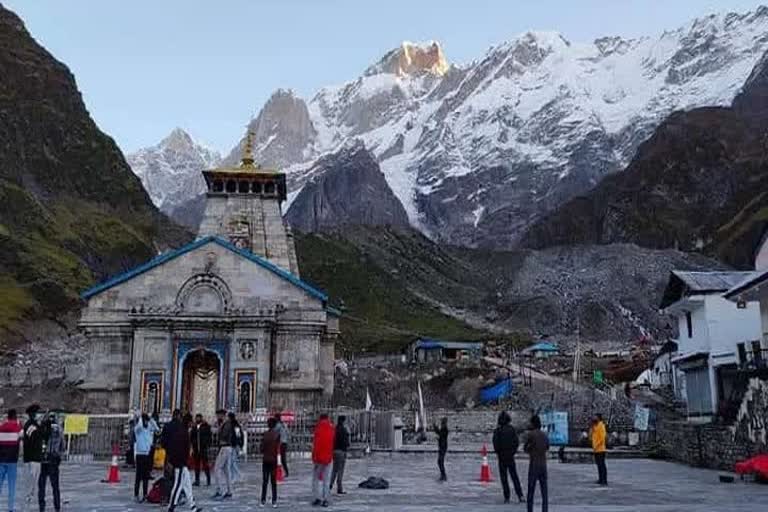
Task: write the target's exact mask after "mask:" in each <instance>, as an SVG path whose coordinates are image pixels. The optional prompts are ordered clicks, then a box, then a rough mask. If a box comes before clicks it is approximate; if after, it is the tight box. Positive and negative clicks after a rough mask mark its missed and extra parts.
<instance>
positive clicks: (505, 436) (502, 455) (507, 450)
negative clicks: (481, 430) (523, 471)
mask: <svg viewBox="0 0 768 512" xmlns="http://www.w3.org/2000/svg"><path fill="white" fill-rule="evenodd" d="M519 446H520V441H519V440H518V437H517V432H516V431H515V427H513V426H512V419H511V418H510V417H509V414H507V412H506V411H502V412H501V413H500V414H499V426H498V427H496V430H495V431H494V432H493V451H495V452H496V458H497V459H498V461H499V475H500V478H501V487H502V489H503V491H504V503H509V497H510V492H509V480H508V479H507V476H509V477H511V478H512V484H513V485H514V486H515V494H517V499H518V501H519V502H520V503H522V502H523V501H524V500H523V488H522V486H521V485H520V478H519V477H518V476H517V466H516V464H515V454H516V453H517V448H518V447H519Z"/></svg>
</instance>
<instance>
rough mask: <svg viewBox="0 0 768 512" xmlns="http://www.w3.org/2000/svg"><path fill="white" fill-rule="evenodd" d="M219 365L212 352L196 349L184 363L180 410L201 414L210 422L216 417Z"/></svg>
mask: <svg viewBox="0 0 768 512" xmlns="http://www.w3.org/2000/svg"><path fill="white" fill-rule="evenodd" d="M220 373H221V364H220V361H219V358H218V356H217V355H216V354H215V353H214V352H210V351H208V350H205V349H202V348H201V349H198V350H195V351H194V352H191V353H190V354H189V355H188V356H187V357H186V359H185V361H184V368H183V369H182V377H181V410H182V411H184V412H189V413H191V414H193V415H195V414H202V415H203V417H204V418H206V419H208V420H210V419H211V418H213V417H214V416H215V415H216V409H218V407H217V406H218V397H219V391H220V390H219V380H220V379H219V374H220Z"/></svg>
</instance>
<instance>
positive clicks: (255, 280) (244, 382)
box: [79, 136, 339, 417]
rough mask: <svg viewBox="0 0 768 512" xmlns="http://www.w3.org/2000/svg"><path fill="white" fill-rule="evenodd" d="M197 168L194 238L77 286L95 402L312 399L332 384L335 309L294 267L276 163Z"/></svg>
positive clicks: (295, 404)
mask: <svg viewBox="0 0 768 512" xmlns="http://www.w3.org/2000/svg"><path fill="white" fill-rule="evenodd" d="M250 147H251V146H250V136H249V137H248V142H247V143H246V145H245V150H244V155H243V159H242V162H241V164H240V165H239V166H238V167H232V168H220V169H212V170H207V171H204V172H203V175H204V177H205V181H206V183H207V187H208V192H207V197H206V208H205V214H204V216H203V220H202V222H201V224H200V229H199V233H198V236H197V239H196V240H195V241H194V242H192V243H190V244H188V245H186V246H184V247H181V248H179V249H177V250H174V251H171V252H168V253H164V254H161V255H159V256H157V257H156V258H154V259H152V260H150V261H148V262H147V263H145V264H143V265H140V266H138V267H136V268H134V269H132V270H130V271H128V272H125V273H123V274H121V275H118V276H116V277H114V278H112V279H110V280H108V281H106V282H103V283H101V284H98V285H96V286H94V287H93V288H91V289H89V290H87V291H85V292H84V293H83V294H82V297H83V299H84V300H85V301H86V302H87V304H86V307H85V308H84V309H83V311H82V316H81V319H80V323H79V325H80V328H81V329H82V330H83V332H84V333H85V335H86V337H87V339H88V343H89V345H88V346H89V349H90V358H89V362H88V370H87V378H86V381H85V382H84V384H83V385H82V389H84V390H86V392H87V396H88V403H89V408H90V410H91V411H92V412H125V411H128V410H142V411H146V412H149V413H152V412H155V411H158V412H160V413H167V412H168V411H169V410H172V409H175V408H180V409H182V410H184V411H190V412H193V413H201V414H203V415H205V416H208V417H210V416H213V414H214V412H215V411H216V409H218V408H225V409H229V410H234V411H236V412H241V413H248V412H252V411H253V410H254V409H256V408H262V407H268V408H288V409H301V408H307V407H314V406H317V405H319V404H320V403H322V402H323V401H324V400H325V399H327V398H328V397H330V394H331V393H332V391H333V371H334V366H333V359H334V344H335V341H336V338H337V337H338V334H339V312H338V311H336V310H334V309H332V308H330V307H329V306H328V298H327V296H326V295H325V294H324V293H323V292H322V291H320V290H317V289H316V288H314V287H313V286H311V285H309V284H307V283H305V282H304V281H302V280H301V279H300V278H299V268H298V263H297V260H296V250H295V246H294V241H293V237H292V234H291V231H290V228H289V227H288V226H287V224H286V222H285V221H284V220H283V216H282V211H281V204H282V202H283V201H285V199H286V192H287V191H286V183H285V174H282V173H279V172H277V171H274V170H268V169H263V168H261V167H260V166H258V165H256V164H254V161H253V157H252V156H251V149H250Z"/></svg>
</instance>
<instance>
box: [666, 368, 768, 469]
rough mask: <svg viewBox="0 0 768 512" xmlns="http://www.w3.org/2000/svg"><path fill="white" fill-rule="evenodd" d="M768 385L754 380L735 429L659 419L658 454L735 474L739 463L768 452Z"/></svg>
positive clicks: (732, 426) (751, 382)
mask: <svg viewBox="0 0 768 512" xmlns="http://www.w3.org/2000/svg"><path fill="white" fill-rule="evenodd" d="M766 441H768V381H766V380H761V379H756V378H755V379H751V380H750V382H749V387H748V389H747V392H746V394H745V395H744V399H743V401H742V404H741V408H740V409H739V413H738V416H737V420H736V422H735V423H734V424H733V425H720V424H713V423H707V424H694V423H690V422H687V421H680V420H671V419H668V418H663V417H661V418H659V421H658V422H657V432H656V442H657V449H658V454H659V455H660V456H662V457H665V458H669V459H673V460H678V461H680V462H684V463H686V464H690V465H692V466H699V467H706V468H713V469H724V470H733V465H734V464H735V463H736V462H738V461H740V460H744V459H747V458H749V457H752V456H754V455H757V454H758V453H765V452H766V451H768V443H767V442H766Z"/></svg>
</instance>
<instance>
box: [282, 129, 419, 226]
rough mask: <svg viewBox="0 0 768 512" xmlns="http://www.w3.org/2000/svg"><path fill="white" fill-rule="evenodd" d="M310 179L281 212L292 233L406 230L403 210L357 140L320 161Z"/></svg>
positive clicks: (362, 145) (371, 159) (363, 145)
mask: <svg viewBox="0 0 768 512" xmlns="http://www.w3.org/2000/svg"><path fill="white" fill-rule="evenodd" d="M309 174H310V175H311V176H312V178H311V179H309V181H308V182H307V183H306V184H305V185H304V187H303V188H302V189H301V192H299V194H298V196H297V197H296V198H295V199H294V201H293V202H292V203H291V206H290V208H289V209H288V212H287V213H286V218H287V220H288V222H289V223H290V224H291V226H293V227H295V228H296V229H298V230H300V231H303V232H311V231H321V230H325V229H329V228H334V227H338V226H343V225H345V224H364V225H368V226H381V225H388V226H400V227H408V226H409V221H408V215H407V214H406V212H405V209H404V208H403V205H402V204H401V203H400V201H399V200H398V199H397V197H396V196H395V194H394V193H393V192H392V189H391V188H390V187H389V185H388V184H387V181H386V179H385V178H384V175H383V174H382V172H381V169H380V168H379V164H378V163H377V162H376V158H375V157H374V156H373V155H372V154H371V152H370V151H368V150H367V149H366V148H365V144H363V142H362V141H357V140H352V141H349V142H347V143H345V144H344V145H343V146H342V147H341V148H340V149H339V150H338V151H336V152H335V153H331V154H328V155H325V156H323V157H321V158H320V159H319V160H318V161H317V162H316V163H315V164H314V165H313V166H312V168H311V169H310V170H309Z"/></svg>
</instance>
